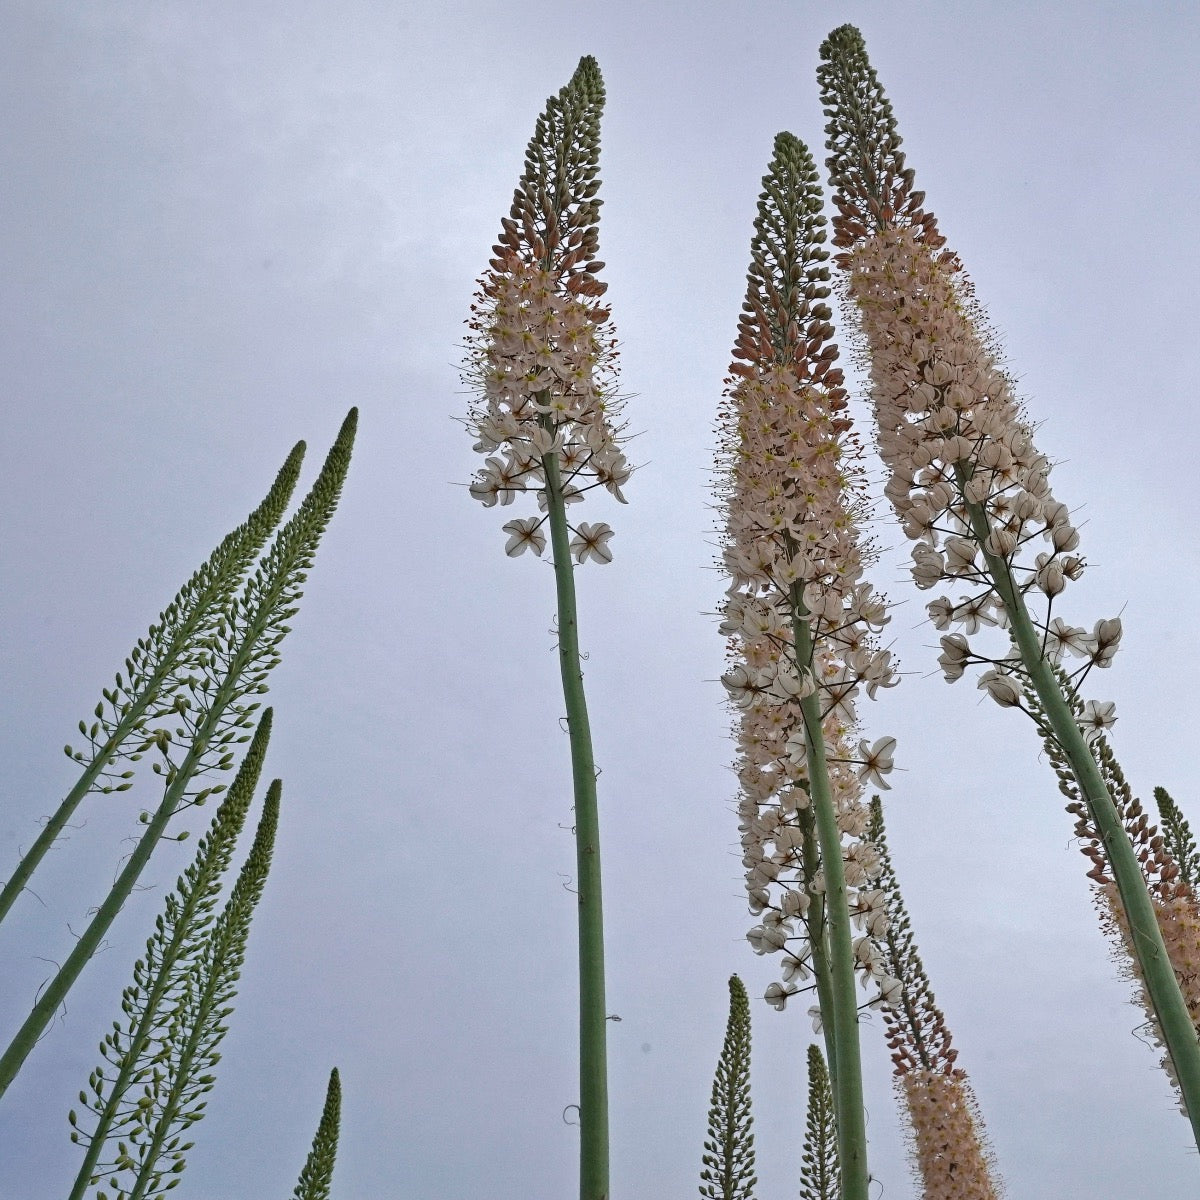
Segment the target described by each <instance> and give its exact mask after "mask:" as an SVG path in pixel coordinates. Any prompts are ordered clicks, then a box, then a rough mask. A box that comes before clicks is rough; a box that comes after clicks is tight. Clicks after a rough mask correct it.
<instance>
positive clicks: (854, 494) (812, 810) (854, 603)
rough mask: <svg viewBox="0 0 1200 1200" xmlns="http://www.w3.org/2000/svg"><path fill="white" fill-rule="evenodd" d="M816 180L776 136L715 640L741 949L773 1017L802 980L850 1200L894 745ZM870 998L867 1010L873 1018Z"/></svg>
mask: <svg viewBox="0 0 1200 1200" xmlns="http://www.w3.org/2000/svg"><path fill="white" fill-rule="evenodd" d="M820 210H821V193H820V188H819V186H818V184H817V172H816V168H815V167H814V166H813V163H812V159H811V157H810V155H809V153H808V150H807V149H806V147H805V146H804V144H803V143H802V142H800V141H798V140H797V139H796V138H795V137H793V136H792V135H791V134H788V133H781V134H780V135H779V136H778V137H777V138H776V139H775V149H774V155H773V157H772V159H771V163H770V166H769V168H768V172H767V174H766V176H765V177H764V179H763V191H762V195H761V197H760V200H759V205H758V215H757V217H756V219H755V222H754V236H753V238H752V240H751V249H750V271H749V276H748V285H747V291H746V301H745V303H744V304H743V306H742V316H741V318H740V322H739V329H738V338H737V343H736V345H735V347H734V357H735V361H734V362H733V364H732V365H731V367H730V371H731V376H732V378H731V379H730V380H729V385H730V386H729V390H728V392H727V397H728V398H727V400H726V402H725V404H724V405H723V406H722V410H721V420H720V436H721V440H722V449H721V460H720V461H721V465H722V467H723V468H724V470H723V472H722V477H721V485H720V486H721V490H722V494H723V499H724V502H725V512H726V526H725V553H724V563H725V568H726V570H727V571H728V573H729V575H730V576H731V579H732V584H731V586H730V588H729V590H728V593H727V596H728V599H727V601H726V603H725V605H724V609H723V617H724V620H723V622H722V625H721V632H722V633H724V634H726V635H727V636H728V637H729V638H730V652H731V656H732V657H733V659H734V665H733V667H732V668H731V669H730V670H729V671H728V672H726V674H725V676H724V678H723V682H724V684H725V687H726V690H727V691H728V693H729V697H730V700H731V702H732V703H733V705H734V706H735V709H736V710H737V717H738V727H737V739H738V746H739V761H738V768H737V769H738V779H739V782H740V785H741V799H740V802H739V815H740V817H741V833H742V849H743V863H744V865H745V867H746V885H747V891H748V894H749V897H750V908H751V912H752V913H754V914H756V915H761V920H762V923H761V924H760V925H757V926H755V927H754V928H753V929H751V930H750V933H749V935H748V937H749V940H750V942H751V945H752V946H753V948H754V949H755V950H756V951H757V952H758V953H760V954H766V953H782V955H783V968H782V970H783V983H782V984H778V983H776V984H772V985H771V986H770V987H769V988H768V990H767V996H766V998H767V1000H768V1001H769V1002H770V1003H771V1004H773V1005H775V1006H776V1007H777V1008H783V1007H784V1006H785V1005H786V1003H787V1001H788V998H789V997H790V996H792V995H794V994H796V993H797V992H798V991H800V990H801V989H800V986H799V984H800V982H801V981H803V980H805V979H807V978H808V976H809V974H810V972H811V973H812V974H814V975H815V985H814V986H815V989H816V992H817V997H818V1001H819V1005H818V1007H817V1008H816V1009H815V1010H813V1011H814V1012H815V1014H816V1016H817V1025H818V1028H823V1029H824V1031H825V1037H826V1048H827V1052H828V1055H829V1061H830V1067H831V1073H832V1075H833V1092H834V1099H835V1107H836V1111H837V1116H838V1137H839V1160H840V1163H841V1167H842V1179H843V1186H844V1188H845V1196H846V1200H863V1198H865V1197H866V1195H867V1182H868V1174H867V1157H866V1144H867V1139H866V1122H865V1117H864V1113H863V1099H862V1075H861V1065H860V1049H859V1034H858V1007H859V1002H858V997H857V993H856V989H855V972H856V971H860V972H861V973H862V975H863V977H864V982H876V981H878V980H880V979H881V978H882V976H883V966H882V962H881V960H880V958H879V955H878V951H877V948H876V946H875V943H874V940H873V939H872V937H871V936H869V935H866V934H864V935H862V936H858V937H856V936H855V932H854V925H855V924H856V923H860V922H862V921H864V920H866V919H868V917H869V914H870V911H871V903H872V901H871V899H870V897H871V895H872V893H871V891H870V889H869V888H867V885H868V884H869V882H870V879H871V877H872V876H873V875H874V873H875V871H876V870H877V866H878V862H877V856H876V855H875V853H874V849H873V847H872V846H871V845H870V843H869V841H868V840H865V839H864V838H863V834H864V832H865V830H866V824H867V812H866V807H865V805H864V804H863V802H862V785H863V781H864V780H866V779H871V780H873V781H875V782H876V783H877V784H878V785H879V786H882V787H886V786H887V784H886V783H885V782H884V779H883V776H884V775H885V774H887V773H888V772H889V771H890V770H891V768H892V751H893V749H894V748H895V744H896V743H895V739H894V738H882V739H880V740H879V741H877V742H876V743H875V744H874V745H873V746H870V745H868V744H867V742H866V741H865V740H859V741H858V742H857V746H856V745H855V734H856V733H857V732H858V723H857V715H856V709H855V701H856V698H857V697H858V695H859V693H860V692H861V691H863V690H865V691H866V692H867V694H868V696H870V697H874V695H875V693H876V691H877V690H878V689H879V688H880V687H890V686H891V685H892V684H894V683H895V682H896V676H895V672H894V669H893V667H892V664H891V656H890V654H889V652H888V651H886V650H881V649H880V648H879V646H878V643H877V632H878V630H879V629H880V628H882V626H883V625H884V624H885V623H886V621H887V619H888V618H887V615H886V611H885V606H884V604H883V602H882V600H881V599H880V598H879V597H878V596H876V595H875V594H874V593H873V592H872V590H871V587H870V585H869V584H867V583H866V582H864V581H863V579H862V575H863V568H864V564H865V563H866V562H867V561H869V558H870V550H869V547H866V546H865V545H864V544H863V543H862V541H861V539H860V537H859V530H858V522H859V519H860V517H861V515H862V510H863V501H862V496H863V492H864V488H863V484H862V479H861V469H860V468H859V466H858V464H857V459H858V457H859V450H858V446H857V443H856V442H855V440H854V438H853V436H852V433H851V423H850V421H849V419H848V418H847V417H846V415H845V409H846V393H845V390H844V389H843V387H842V372H841V371H840V370H839V369H838V368H836V367H835V366H834V365H833V364H834V362H835V360H836V358H837V347H836V346H834V345H833V344H831V343H829V341H828V339H829V337H830V336H831V335H832V333H833V327H832V326H831V325H830V324H829V317H830V316H831V312H830V309H829V306H828V304H826V302H825V301H826V298H827V297H828V294H829V287H828V284H827V280H828V278H829V269H828V267H827V266H826V265H825V264H826V259H827V258H828V254H827V252H826V250H825V249H824V246H823V243H824V241H825V230H824V218H823V217H822V216H821V212H820ZM878 1002H879V998H878V996H876V998H875V999H874V1000H872V1001H871V1003H878Z"/></svg>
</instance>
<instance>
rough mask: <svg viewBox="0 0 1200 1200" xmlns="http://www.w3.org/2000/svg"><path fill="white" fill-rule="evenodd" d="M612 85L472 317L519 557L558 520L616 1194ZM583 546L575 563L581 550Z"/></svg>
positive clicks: (600, 1172)
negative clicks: (605, 617)
mask: <svg viewBox="0 0 1200 1200" xmlns="http://www.w3.org/2000/svg"><path fill="white" fill-rule="evenodd" d="M603 105H604V85H603V81H602V80H601V77H600V70H599V68H598V67H597V65H596V61H595V59H592V58H583V59H581V60H580V62H579V66H578V68H577V69H576V71H575V74H574V75H573V76H572V78H571V82H570V83H568V84H567V86H566V87H564V88H563V89H562V90H561V91H560V92H559V93H558V95H557V96H552V97H550V99H549V100H548V101H547V103H546V109H545V112H544V113H543V114H542V115H541V116H540V117H539V118H538V121H537V125H536V127H535V129H534V135H533V138H532V140H531V141H530V143H529V149H528V150H527V151H526V155H525V172H524V174H523V175H522V176H521V180H520V183H519V184H518V186H517V189H516V193H515V195H514V197H513V203H512V209H511V214H510V216H509V217H506V218H505V219H504V220H503V222H502V231H501V234H500V239H499V241H498V242H497V244H496V245H495V247H494V248H493V253H494V257H493V258H492V259H491V262H490V268H491V269H490V271H489V272H488V274H487V275H486V276H485V277H484V278H483V279H482V281H481V283H480V291H479V293H478V295H477V297H476V302H475V304H474V305H473V306H472V310H471V311H472V317H471V320H470V322H469V325H470V329H471V336H470V339H469V343H468V356H467V361H466V366H465V368H464V378H465V379H466V380H467V381H468V382H469V383H470V384H471V385H472V386H473V387H474V388H475V390H476V391H477V392H478V393H479V400H478V401H477V403H476V404H475V406H474V407H473V408H472V410H471V413H470V415H469V418H468V422H467V424H468V427H469V428H470V430H471V431H472V432H473V433H474V434H475V436H476V438H477V441H476V443H475V449H476V450H477V451H479V452H480V453H483V454H485V455H487V456H488V457H487V459H486V463H485V466H484V467H483V469H482V470H481V471H480V472H479V473H478V474H477V476H476V479H475V482H474V483H473V484H472V485H471V495H472V496H474V497H475V498H476V499H477V500H479V501H480V502H481V503H483V504H484V505H485V506H486V507H489V508H490V507H492V506H494V505H496V504H497V503H498V504H500V505H508V504H511V503H512V502H513V501H514V500H515V499H516V498H517V496H518V495H520V494H522V493H524V492H530V491H532V492H534V493H536V495H537V499H538V505H539V508H540V511H541V513H542V515H541V516H535V517H528V518H518V519H515V520H512V521H509V522H508V523H507V524H506V525H505V526H504V531H505V532H506V533H507V534H508V535H509V538H508V542H507V544H506V546H505V550H506V553H508V554H509V555H510V556H511V557H517V556H519V555H521V554H523V553H524V552H525V551H526V550H531V551H532V552H533V553H534V554H535V555H540V554H541V553H542V552H543V551H544V550H545V548H546V533H545V530H544V528H543V527H544V526H547V525H548V526H549V531H550V542H551V546H552V553H553V559H554V575H555V585H556V590H557V599H558V634H559V641H558V649H559V666H560V670H561V674H562V685H563V693H564V696H565V699H566V706H567V724H568V731H569V734H570V743H571V769H572V777H573V781H574V793H575V841H576V852H577V862H578V896H579V983H580V1012H579V1075H580V1099H579V1108H580V1197H581V1200H607V1197H608V1186H609V1185H608V1178H609V1168H608V1082H607V1079H608V1070H607V1053H606V1040H607V1013H606V1011H605V1001H604V928H603V909H602V904H601V886H600V832H599V817H598V812H597V804H596V767H595V762H594V760H593V756H592V738H591V730H590V725H589V722H588V713H587V704H586V700H585V697H584V691H583V675H582V672H581V670H580V653H579V631H578V618H577V615H576V602H575V577H574V565H575V563H580V564H582V563H583V562H585V561H587V559H589V558H591V559H594V560H595V561H596V562H599V563H607V562H611V561H612V551H611V549H610V548H609V545H608V543H609V541H610V539H611V538H612V536H613V531H612V529H611V528H610V527H609V526H608V525H607V524H605V523H604V522H603V521H600V522H597V523H595V524H592V523H589V522H587V521H579V522H578V523H573V522H571V521H570V520H569V519H568V517H567V509H568V506H569V505H572V504H574V503H576V502H577V501H580V500H581V499H582V497H583V494H584V493H585V492H586V491H589V490H592V489H594V488H597V487H602V488H604V489H606V490H607V491H608V492H610V493H611V494H612V495H613V496H614V497H615V498H616V499H617V500H618V501H620V502H622V503H624V501H625V497H624V495H623V494H622V491H621V488H622V485H623V484H624V483H625V482H626V481H627V480H628V479H629V476H630V474H631V468H630V466H629V464H628V463H627V462H626V460H625V455H624V454H623V453H622V451H621V448H620V446H621V441H622V439H621V438H620V436H619V435H620V432H621V429H620V426H618V425H616V424H615V423H614V422H615V417H616V414H617V411H618V409H619V401H618V397H617V395H616V391H615V359H616V349H615V341H614V339H613V337H612V335H611V333H609V332H607V330H606V325H607V322H608V320H609V310H608V309H607V308H605V307H604V306H602V305H601V304H600V302H599V299H598V298H599V297H600V296H601V295H603V293H604V291H605V288H606V286H607V285H606V284H604V283H602V282H601V281H600V280H599V279H598V278H597V272H598V271H599V270H600V269H601V267H603V265H604V264H603V263H602V262H600V261H599V260H598V259H597V258H596V254H597V251H598V246H599V241H598V233H597V221H598V219H599V208H600V200H599V199H597V197H596V193H597V191H598V190H599V187H600V180H599V178H598V171H599V155H600V114H601V111H602V109H603ZM572 556H574V563H573V562H572Z"/></svg>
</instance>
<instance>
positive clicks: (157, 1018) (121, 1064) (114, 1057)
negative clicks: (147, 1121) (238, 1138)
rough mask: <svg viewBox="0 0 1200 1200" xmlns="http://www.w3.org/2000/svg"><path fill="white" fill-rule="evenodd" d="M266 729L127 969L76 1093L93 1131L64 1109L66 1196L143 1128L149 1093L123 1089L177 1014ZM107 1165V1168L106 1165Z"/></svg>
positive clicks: (144, 1075) (134, 1081) (76, 1194)
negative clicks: (73, 1166) (117, 1009)
mask: <svg viewBox="0 0 1200 1200" xmlns="http://www.w3.org/2000/svg"><path fill="white" fill-rule="evenodd" d="M270 733H271V709H269V708H268V709H267V710H266V711H265V712H264V713H263V715H262V719H261V720H260V721H259V725H258V729H257V730H256V731H255V734H254V739H253V741H252V742H251V743H250V748H249V750H248V751H247V753H246V757H245V759H244V760H243V761H242V765H241V768H240V769H239V771H238V774H237V778H236V779H235V780H234V781H233V784H232V786H231V787H230V789H229V792H228V794H227V796H226V799H225V800H224V801H223V803H222V804H221V807H220V808H219V809H218V811H217V814H216V816H215V817H214V819H213V822H212V825H211V827H210V828H209V831H208V834H207V835H206V836H205V837H204V838H202V839H201V842H200V845H199V847H198V849H197V852H196V857H195V859H194V860H193V862H192V865H191V866H190V867H188V869H187V870H186V871H185V872H184V873H183V875H182V876H181V877H180V879H179V883H178V884H177V886H176V889H175V891H174V892H173V893H172V894H171V895H170V896H168V897H167V900H166V903H165V905H164V908H163V912H162V915H161V916H159V918H158V920H157V922H156V923H155V932H154V934H153V935H152V936H151V938H150V939H149V940H148V941H147V943H146V956H145V958H142V959H140V960H139V961H138V962H137V963H136V965H135V966H134V969H133V983H132V984H131V985H130V986H129V987H127V988H126V989H125V991H124V994H123V995H122V998H121V1009H122V1012H123V1013H124V1014H125V1022H126V1023H125V1026H124V1028H122V1026H121V1024H120V1023H115V1024H114V1025H113V1029H112V1032H111V1033H108V1034H106V1035H105V1037H104V1040H103V1041H102V1042H101V1043H100V1053H101V1054H102V1055H103V1056H104V1059H105V1065H104V1066H101V1067H99V1068H98V1069H97V1070H95V1071H93V1072H92V1074H91V1076H90V1078H89V1079H88V1088H89V1090H90V1094H89V1091H83V1092H80V1093H79V1100H80V1103H81V1104H82V1105H83V1106H84V1107H85V1108H87V1109H89V1110H91V1111H92V1112H93V1113H94V1114H95V1116H96V1123H95V1126H94V1128H93V1129H92V1130H91V1131H90V1132H88V1131H87V1130H85V1129H83V1128H81V1127H80V1124H79V1120H78V1118H77V1116H76V1114H75V1112H72V1113H71V1114H70V1122H71V1125H72V1126H73V1127H74V1128H73V1130H72V1133H71V1140H72V1141H73V1142H76V1143H78V1144H83V1145H85V1146H86V1147H87V1150H86V1152H85V1154H84V1160H83V1163H82V1165H81V1166H80V1168H79V1172H78V1174H77V1175H76V1178H75V1183H74V1186H73V1187H72V1189H71V1192H70V1195H69V1197H68V1200H83V1196H84V1194H85V1193H86V1192H87V1189H88V1188H89V1187H91V1186H93V1185H95V1184H96V1183H98V1182H99V1181H100V1179H101V1178H102V1177H103V1175H104V1169H103V1168H101V1167H100V1162H101V1155H102V1154H103V1152H104V1150H105V1148H106V1146H107V1145H109V1144H110V1142H111V1141H112V1140H114V1139H118V1138H125V1137H127V1136H129V1135H130V1131H131V1130H138V1129H141V1128H142V1126H143V1122H144V1117H145V1108H146V1106H145V1104H143V1103H142V1098H144V1097H145V1096H147V1095H151V1092H150V1091H149V1090H148V1089H145V1088H143V1091H142V1098H139V1097H136V1096H131V1095H130V1093H131V1092H133V1091H134V1090H135V1088H136V1087H137V1085H139V1084H142V1085H145V1084H146V1082H147V1081H148V1080H150V1079H152V1078H153V1075H154V1072H155V1068H156V1066H157V1064H158V1061H159V1058H160V1055H161V1047H162V1046H163V1044H164V1043H165V1041H166V1040H167V1038H168V1037H169V1036H170V1031H171V1029H172V1026H173V1024H174V1022H175V1021H176V1019H177V1014H176V1011H175V1008H176V1005H177V1004H178V1003H179V1001H180V999H181V996H182V995H183V993H184V992H185V991H186V988H187V986H188V983H189V980H190V977H191V975H192V973H193V972H194V970H195V968H196V963H197V961H198V960H199V958H200V956H201V955H202V953H203V952H204V950H205V945H206V935H207V933H208V931H209V930H210V928H211V926H212V923H213V919H214V913H215V909H216V904H217V898H218V895H219V893H220V890H221V884H222V878H223V876H224V874H225V872H226V870H227V869H228V867H229V864H230V861H231V859H232V857H233V851H234V847H235V845H236V843H237V839H238V836H239V835H240V833H241V831H242V826H243V824H244V822H245V819H246V813H247V811H248V810H249V807H250V803H251V800H252V799H253V796H254V789H255V786H256V785H257V783H258V777H259V774H260V773H261V771H262V765H263V759H264V757H265V755H266V750H267V742H268V740H269V738H270ZM106 1167H107V1169H113V1162H112V1161H110V1162H109V1163H107V1164H106Z"/></svg>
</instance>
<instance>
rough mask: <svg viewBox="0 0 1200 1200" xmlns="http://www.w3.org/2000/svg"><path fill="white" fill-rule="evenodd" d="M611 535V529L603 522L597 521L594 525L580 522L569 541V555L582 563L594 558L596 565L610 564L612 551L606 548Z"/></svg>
mask: <svg viewBox="0 0 1200 1200" xmlns="http://www.w3.org/2000/svg"><path fill="white" fill-rule="evenodd" d="M612 535H613V531H612V529H610V528H609V526H608V525H607V524H606V523H605V522H604V521H597V522H596V524H595V525H591V524H589V523H588V522H587V521H580V522H579V526H578V527H577V528H576V530H575V536H574V537H573V538H572V539H571V553H572V554H574V555H575V561H576V562H577V563H582V562H584V561H586V560H587V559H588V558H594V559H595V560H596V561H597V562H598V563H610V562H612V551H611V550H610V549H609V548H608V542H609V539H610V538H611V537H612Z"/></svg>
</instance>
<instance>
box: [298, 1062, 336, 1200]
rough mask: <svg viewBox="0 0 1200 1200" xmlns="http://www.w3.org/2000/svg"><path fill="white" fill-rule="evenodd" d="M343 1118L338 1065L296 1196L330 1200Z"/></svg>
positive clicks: (326, 1094) (311, 1199)
mask: <svg viewBox="0 0 1200 1200" xmlns="http://www.w3.org/2000/svg"><path fill="white" fill-rule="evenodd" d="M341 1119H342V1081H341V1078H340V1076H339V1075H338V1070H337V1067H334V1068H333V1070H332V1071H330V1073H329V1086H328V1088H326V1090H325V1108H324V1110H323V1111H322V1112H321V1122H320V1124H319V1125H318V1126H317V1133H316V1136H315V1137H314V1138H313V1144H312V1149H311V1150H310V1151H309V1153H308V1158H307V1160H306V1161H305V1163H304V1169H303V1170H302V1171H301V1172H300V1182H299V1183H297V1184H296V1188H295V1191H293V1192H292V1200H329V1191H330V1187H331V1186H332V1182H333V1164H334V1159H335V1158H336V1157H337V1143H338V1128H339V1125H340V1123H341Z"/></svg>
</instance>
